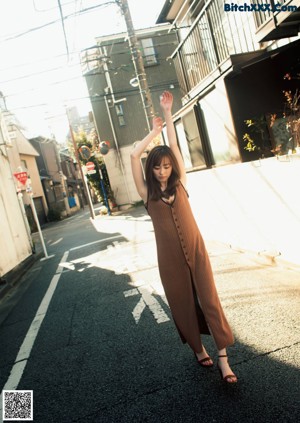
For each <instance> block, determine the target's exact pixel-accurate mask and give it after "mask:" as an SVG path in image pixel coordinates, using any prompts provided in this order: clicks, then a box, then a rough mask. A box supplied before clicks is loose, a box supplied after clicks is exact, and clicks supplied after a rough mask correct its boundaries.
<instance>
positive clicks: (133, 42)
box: [116, 0, 155, 131]
mask: <svg viewBox="0 0 300 423" xmlns="http://www.w3.org/2000/svg"><path fill="white" fill-rule="evenodd" d="M116 3H117V4H118V5H119V6H120V8H121V11H122V14H123V15H124V18H125V22H126V27H127V33H128V42H129V47H130V52H131V56H132V61H133V65H134V70H135V74H136V76H137V79H138V82H139V89H140V94H141V98H142V102H143V107H144V110H145V115H146V121H147V126H148V130H149V131H150V130H151V127H152V119H153V117H154V115H155V111H154V108H153V104H152V99H151V93H150V90H149V87H148V83H147V78H146V73H145V68H144V61H143V56H142V53H141V50H140V48H139V44H138V40H137V37H136V34H135V31H134V27H133V23H132V18H131V14H130V10H129V6H128V2H127V0H116Z"/></svg>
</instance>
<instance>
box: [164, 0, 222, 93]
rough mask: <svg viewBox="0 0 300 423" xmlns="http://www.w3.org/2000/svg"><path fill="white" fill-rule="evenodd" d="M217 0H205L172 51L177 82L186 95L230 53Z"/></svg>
mask: <svg viewBox="0 0 300 423" xmlns="http://www.w3.org/2000/svg"><path fill="white" fill-rule="evenodd" d="M223 23H224V13H223V11H222V8H221V7H220V2H219V1H215V0H211V1H208V2H207V3H206V4H205V5H204V7H203V9H202V10H201V12H200V13H199V16H197V18H196V20H195V21H194V22H193V25H192V26H191V28H190V30H189V32H188V34H187V36H186V37H185V39H184V40H182V41H181V43H180V44H179V46H178V47H177V49H176V50H175V51H174V53H173V54H172V58H173V60H174V64H175V68H176V73H177V77H178V80H179V85H180V88H181V91H182V93H183V95H186V94H187V93H188V92H190V91H191V90H192V89H193V88H194V87H196V86H197V85H198V84H199V83H200V82H201V81H203V80H204V79H205V78H206V77H207V76H208V75H210V74H211V73H212V72H214V71H216V70H217V69H218V68H219V67H220V65H221V63H223V62H224V61H225V60H226V59H228V57H229V49H228V44H227V40H226V33H225V29H224V25H223Z"/></svg>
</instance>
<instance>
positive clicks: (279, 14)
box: [253, 0, 300, 42]
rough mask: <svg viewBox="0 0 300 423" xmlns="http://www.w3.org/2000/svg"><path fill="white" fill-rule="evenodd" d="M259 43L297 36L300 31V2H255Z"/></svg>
mask: <svg viewBox="0 0 300 423" xmlns="http://www.w3.org/2000/svg"><path fill="white" fill-rule="evenodd" d="M253 5H254V6H255V8H256V10H255V11H253V14H254V20H255V25H256V28H257V32H256V37H257V41H258V42H264V41H271V40H278V39H281V38H287V37H294V36H297V35H298V33H299V31H300V0H281V1H280V2H279V1H276V0H254V1H253Z"/></svg>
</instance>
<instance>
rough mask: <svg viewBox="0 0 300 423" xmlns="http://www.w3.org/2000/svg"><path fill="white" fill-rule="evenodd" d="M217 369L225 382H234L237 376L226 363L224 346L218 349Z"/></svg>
mask: <svg viewBox="0 0 300 423" xmlns="http://www.w3.org/2000/svg"><path fill="white" fill-rule="evenodd" d="M218 369H219V371H220V374H221V376H222V379H223V380H224V381H225V382H227V383H236V382H237V377H236V375H235V374H234V373H233V371H232V370H231V368H230V366H229V364H228V358H227V353H226V348H222V349H221V350H218Z"/></svg>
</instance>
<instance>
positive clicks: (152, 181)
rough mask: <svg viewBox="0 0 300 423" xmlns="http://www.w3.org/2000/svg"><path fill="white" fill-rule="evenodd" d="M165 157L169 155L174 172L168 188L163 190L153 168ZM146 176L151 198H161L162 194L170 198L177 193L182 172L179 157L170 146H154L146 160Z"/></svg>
mask: <svg viewBox="0 0 300 423" xmlns="http://www.w3.org/2000/svg"><path fill="white" fill-rule="evenodd" d="M164 157H167V158H168V159H169V160H170V163H171V166H172V173H171V175H170V177H169V179H168V184H167V188H166V190H165V191H164V192H162V191H161V187H160V183H159V181H158V180H157V179H156V178H155V176H154V174H153V168H154V167H155V166H160V164H161V161H162V159H163V158H164ZM145 177H146V184H147V188H148V198H149V199H151V200H159V199H160V198H161V197H162V196H163V197H165V198H169V197H170V196H172V195H174V194H175V191H176V187H177V185H178V182H179V178H180V173H179V166H178V162H177V159H176V157H175V155H174V153H173V151H172V150H171V149H170V147H168V146H167V145H159V146H157V147H154V148H152V150H151V151H150V152H149V154H148V157H147V160H146V166H145Z"/></svg>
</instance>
